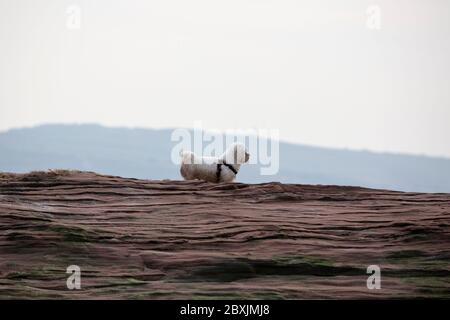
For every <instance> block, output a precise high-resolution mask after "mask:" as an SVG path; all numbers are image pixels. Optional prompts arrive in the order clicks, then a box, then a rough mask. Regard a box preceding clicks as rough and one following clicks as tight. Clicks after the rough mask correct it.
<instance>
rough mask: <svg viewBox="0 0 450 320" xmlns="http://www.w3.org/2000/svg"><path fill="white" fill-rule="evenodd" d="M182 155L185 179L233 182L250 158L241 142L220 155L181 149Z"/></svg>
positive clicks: (182, 168)
mask: <svg viewBox="0 0 450 320" xmlns="http://www.w3.org/2000/svg"><path fill="white" fill-rule="evenodd" d="M180 155H181V168H180V172H181V175H182V176H183V178H184V179H185V180H194V179H201V180H205V181H209V182H233V181H234V179H235V178H236V175H237V173H238V172H239V168H240V167H241V165H242V164H244V163H246V162H247V161H248V159H249V158H250V155H249V154H248V153H247V151H246V150H245V146H244V145H242V144H240V143H234V144H232V145H231V146H230V147H229V148H228V149H227V151H225V153H224V154H223V155H221V156H220V157H199V156H197V155H196V154H195V153H193V152H190V151H181V153H180Z"/></svg>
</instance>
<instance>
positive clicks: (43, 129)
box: [0, 125, 450, 192]
mask: <svg viewBox="0 0 450 320" xmlns="http://www.w3.org/2000/svg"><path fill="white" fill-rule="evenodd" d="M171 132H172V130H170V129H165V130H152V129H126V128H106V127H102V126H98V125H44V126H39V127H35V128H27V129H15V130H10V131H8V132H4V133H0V171H6V172H28V171H32V170H46V169H78V170H89V171H95V172H98V173H102V174H111V175H118V176H123V177H134V178H141V179H181V176H180V174H179V170H178V168H177V166H176V165H174V164H173V163H172V162H171V160H170V154H171V149H172V147H173V146H174V145H175V144H176V142H172V141H171V140H170V135H171ZM238 181H239V182H246V183H257V182H269V181H280V182H284V183H302V184H334V185H353V186H363V187H370V188H380V189H392V190H402V191H417V192H450V159H444V158H431V157H424V156H410V155H396V154H382V153H372V152H367V151H350V150H337V149H327V148H318V147H311V146H304V145H295V144H289V143H281V144H280V170H279V173H278V174H277V175H275V176H261V175H260V173H259V166H258V165H246V166H244V167H243V168H242V171H241V172H240V173H239V176H238Z"/></svg>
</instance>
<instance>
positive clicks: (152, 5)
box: [0, 0, 450, 157]
mask: <svg viewBox="0 0 450 320" xmlns="http://www.w3.org/2000/svg"><path fill="white" fill-rule="evenodd" d="M70 5H76V6H79V8H80V9H81V25H80V29H71V28H68V27H67V26H66V25H67V22H68V19H70V17H73V15H72V12H70V13H67V12H66V10H67V8H68V7H69V6H70ZM370 5H377V6H378V7H379V8H380V10H381V24H380V27H381V28H380V30H372V29H369V28H367V26H366V22H367V19H368V15H367V13H366V10H367V8H368V7H369V6H370ZM70 21H73V20H69V22H70ZM449 57H450V1H448V0H396V1H392V0H380V1H376V0H374V1H365V0H344V1H336V0H329V1H324V0H311V1H300V0H227V1H224V0H222V1H217V0H201V1H199V0H190V1H186V0H158V1H156V0H155V1H149V0H120V1H119V0H94V1H93V0H84V1H81V0H80V1H77V0H72V1H64V0H39V1H36V0H0V130H1V131H4V130H7V129H10V128H15V127H23V126H32V125H37V124H43V123H86V122H88V123H100V124H105V125H110V126H128V127H135V126H137V127H152V128H162V127H179V126H181V127H192V126H193V125H194V122H195V121H198V120H201V121H202V123H203V126H204V127H205V128H207V129H208V128H209V129H227V128H235V129H238V128H242V129H246V128H274V129H279V130H280V136H281V138H282V139H283V140H287V141H291V142H298V143H306V144H311V145H319V146H331V147H345V148H352V149H369V150H375V151H390V152H407V153H415V154H428V155H441V156H447V157H450V142H449V140H450V139H449V138H450V61H449V60H450V58H449Z"/></svg>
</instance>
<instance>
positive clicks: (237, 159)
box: [224, 143, 250, 164]
mask: <svg viewBox="0 0 450 320" xmlns="http://www.w3.org/2000/svg"><path fill="white" fill-rule="evenodd" d="M249 159H250V154H249V153H248V152H247V150H246V149H245V146H244V145H243V144H242V143H233V144H232V145H231V146H230V147H229V148H228V149H227V151H226V152H225V157H224V160H225V161H226V162H227V163H230V164H244V163H246V162H247V161H248V160H249Z"/></svg>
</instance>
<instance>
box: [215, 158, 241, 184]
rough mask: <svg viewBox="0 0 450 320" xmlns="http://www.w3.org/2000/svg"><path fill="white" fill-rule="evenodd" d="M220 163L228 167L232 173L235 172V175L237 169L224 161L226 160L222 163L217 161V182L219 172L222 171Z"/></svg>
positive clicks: (218, 180)
mask: <svg viewBox="0 0 450 320" xmlns="http://www.w3.org/2000/svg"><path fill="white" fill-rule="evenodd" d="M222 165H224V166H226V167H227V168H228V169H230V170H231V171H233V173H234V174H235V175H237V173H238V172H237V170H236V169H235V168H234V167H233V166H232V165H231V164H228V163H226V162H224V163H218V164H217V171H216V180H217V182H220V174H221V172H222Z"/></svg>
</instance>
